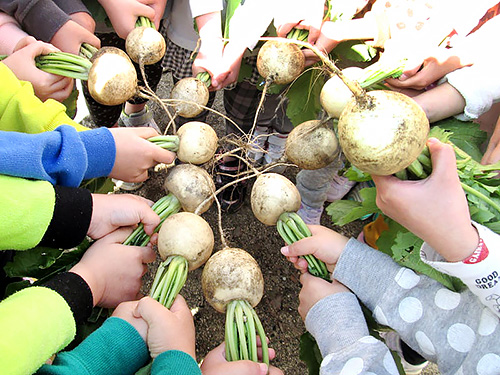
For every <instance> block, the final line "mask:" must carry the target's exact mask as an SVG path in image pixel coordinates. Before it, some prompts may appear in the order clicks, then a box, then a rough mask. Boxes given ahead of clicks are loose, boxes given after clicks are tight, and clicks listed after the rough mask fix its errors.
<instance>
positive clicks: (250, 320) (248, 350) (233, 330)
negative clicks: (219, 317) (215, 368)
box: [225, 300, 269, 365]
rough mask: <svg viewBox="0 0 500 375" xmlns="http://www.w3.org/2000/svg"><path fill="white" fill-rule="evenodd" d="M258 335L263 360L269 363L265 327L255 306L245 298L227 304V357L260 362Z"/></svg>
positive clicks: (231, 359) (228, 358) (233, 359)
mask: <svg viewBox="0 0 500 375" xmlns="http://www.w3.org/2000/svg"><path fill="white" fill-rule="evenodd" d="M257 336H259V338H260V341H261V347H262V362H263V363H265V364H267V365H269V349H268V346H267V339H266V334H265V332H264V327H263V326H262V323H261V322H260V319H259V317H258V316H257V313H256V312H255V310H254V309H253V307H252V306H251V305H250V303H248V301H244V300H234V301H231V302H230V303H229V304H228V305H227V306H226V330H225V340H226V359H227V360H228V361H239V360H251V361H254V362H258V356H257Z"/></svg>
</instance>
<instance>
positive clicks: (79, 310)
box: [41, 272, 94, 324]
mask: <svg viewBox="0 0 500 375" xmlns="http://www.w3.org/2000/svg"><path fill="white" fill-rule="evenodd" d="M41 286H44V287H46V288H49V289H52V290H54V291H55V292H57V293H59V294H60V295H61V297H63V298H64V299H65V300H66V302H67V303H68V305H69V307H70V309H71V311H72V312H73V316H74V317H75V322H76V323H77V324H78V323H82V322H84V321H85V320H87V318H88V317H89V316H90V314H91V313H92V307H93V303H94V301H93V297H92V291H91V290H90V287H89V286H88V284H87V283H86V282H85V280H84V279H83V278H82V277H81V276H79V275H77V274H76V273H72V272H63V273H60V274H58V275H56V276H54V277H53V278H51V279H50V280H48V281H46V282H45V283H44V284H42V285H41Z"/></svg>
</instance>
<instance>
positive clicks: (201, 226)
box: [158, 212, 214, 271]
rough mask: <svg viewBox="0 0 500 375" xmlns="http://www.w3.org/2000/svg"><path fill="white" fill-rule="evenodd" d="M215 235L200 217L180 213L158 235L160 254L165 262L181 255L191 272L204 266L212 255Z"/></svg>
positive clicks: (189, 213)
mask: <svg viewBox="0 0 500 375" xmlns="http://www.w3.org/2000/svg"><path fill="white" fill-rule="evenodd" d="M213 248H214V234H213V231H212V228H210V225H209V224H208V223H207V222H206V221H205V220H204V219H203V218H202V217H201V216H199V215H195V214H193V213H191V212H179V213H176V214H174V215H171V216H169V217H168V218H167V219H166V220H165V221H164V222H163V224H162V226H161V229H160V232H159V233H158V252H159V253H160V256H161V258H162V259H163V260H166V259H167V258H168V257H170V256H173V255H180V256H182V257H184V258H185V259H186V260H187V261H188V265H189V271H192V270H195V269H197V268H198V267H200V266H201V265H202V264H204V263H205V262H206V261H207V259H208V258H209V257H210V255H211V254H212V250H213Z"/></svg>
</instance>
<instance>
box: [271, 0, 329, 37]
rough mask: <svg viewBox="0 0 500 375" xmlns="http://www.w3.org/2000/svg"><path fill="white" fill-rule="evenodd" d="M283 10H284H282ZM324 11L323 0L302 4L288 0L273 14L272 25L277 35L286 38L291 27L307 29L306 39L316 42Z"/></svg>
mask: <svg viewBox="0 0 500 375" xmlns="http://www.w3.org/2000/svg"><path fill="white" fill-rule="evenodd" d="M283 10H285V11H283ZM324 12H325V1H324V0H313V1H311V2H309V3H308V4H307V6H304V4H303V3H302V2H300V1H298V0H288V1H287V2H286V7H285V8H283V9H282V11H281V12H280V13H279V14H277V15H275V18H274V26H275V27H276V32H277V33H278V36H279V37H283V38H286V36H287V34H288V33H289V32H290V30H292V29H293V28H297V29H306V30H309V36H308V39H307V41H308V42H309V43H311V44H314V43H316V40H317V39H318V37H319V34H320V29H321V24H322V23H323V14H324Z"/></svg>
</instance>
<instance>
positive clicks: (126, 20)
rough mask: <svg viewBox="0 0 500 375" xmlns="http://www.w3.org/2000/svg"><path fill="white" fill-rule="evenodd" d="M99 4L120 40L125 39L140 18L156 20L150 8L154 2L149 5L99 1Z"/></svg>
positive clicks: (132, 1) (125, 0)
mask: <svg viewBox="0 0 500 375" xmlns="http://www.w3.org/2000/svg"><path fill="white" fill-rule="evenodd" d="M99 3H100V4H101V5H102V7H103V8H104V10H105V11H106V14H107V15H108V17H109V20H110V21H111V24H112V25H113V28H114V30H115V32H116V33H117V34H118V36H119V37H120V38H122V39H126V38H127V35H128V34H129V33H130V31H132V30H133V29H134V27H135V23H136V21H137V19H138V18H139V17H140V16H144V17H147V18H149V19H150V20H155V19H156V11H155V9H154V7H153V6H152V4H155V3H156V1H153V2H151V4H149V5H147V4H145V3H144V2H141V1H139V0H100V1H99ZM162 14H163V13H162ZM160 17H161V16H160Z"/></svg>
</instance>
